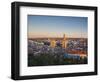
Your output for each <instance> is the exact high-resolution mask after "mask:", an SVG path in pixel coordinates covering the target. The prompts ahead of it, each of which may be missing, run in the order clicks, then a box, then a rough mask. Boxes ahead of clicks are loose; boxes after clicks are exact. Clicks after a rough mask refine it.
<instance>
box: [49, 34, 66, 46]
mask: <svg viewBox="0 0 100 82" xmlns="http://www.w3.org/2000/svg"><path fill="white" fill-rule="evenodd" d="M61 44H62V48H67V40H66V35H65V34H64V35H63V39H62V40H61ZM50 46H51V47H53V48H54V47H55V46H56V40H55V39H52V40H50Z"/></svg>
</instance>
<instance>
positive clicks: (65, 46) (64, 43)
mask: <svg viewBox="0 0 100 82" xmlns="http://www.w3.org/2000/svg"><path fill="white" fill-rule="evenodd" d="M62 48H67V40H66V35H65V34H64V35H63V40H62Z"/></svg>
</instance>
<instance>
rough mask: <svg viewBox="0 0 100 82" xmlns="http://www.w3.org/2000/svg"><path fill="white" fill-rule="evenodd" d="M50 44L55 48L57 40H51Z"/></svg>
mask: <svg viewBox="0 0 100 82" xmlns="http://www.w3.org/2000/svg"><path fill="white" fill-rule="evenodd" d="M50 46H51V47H52V48H54V47H55V46H56V41H55V40H51V41H50Z"/></svg>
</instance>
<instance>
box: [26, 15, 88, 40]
mask: <svg viewBox="0 0 100 82" xmlns="http://www.w3.org/2000/svg"><path fill="white" fill-rule="evenodd" d="M27 17H28V18H27V19H28V21H27V24H28V38H44V37H63V34H66V36H67V37H74V38H87V32H88V31H87V28H88V18H87V17H71V16H46V15H44V16H43V15H28V16H27Z"/></svg>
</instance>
